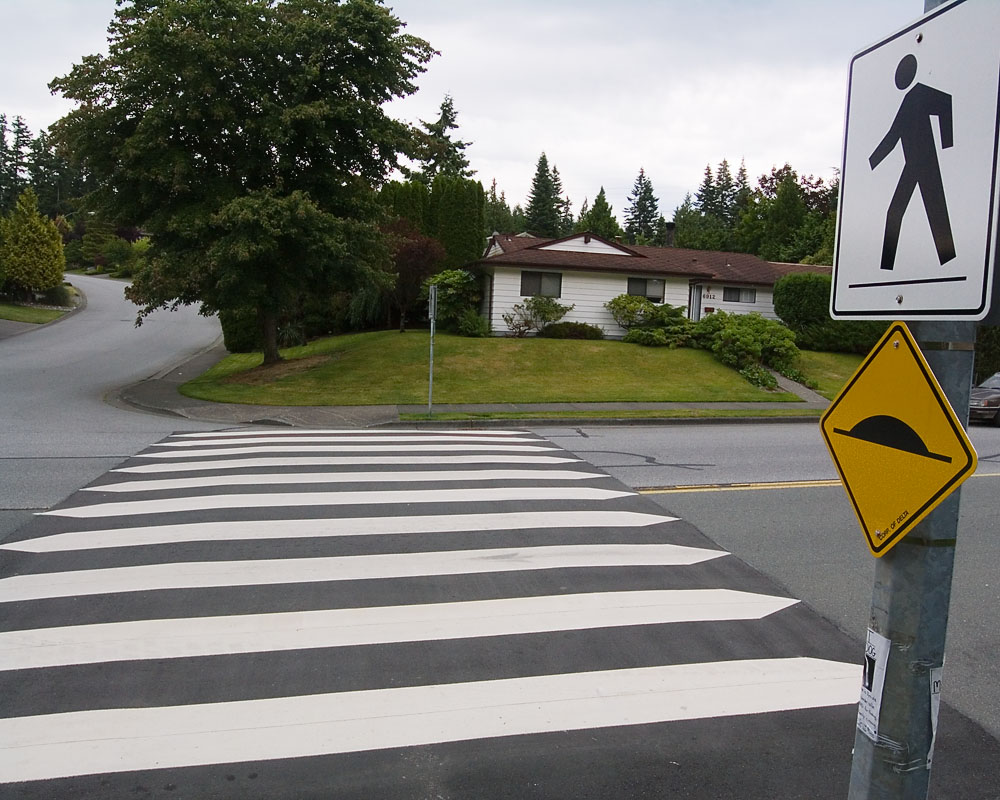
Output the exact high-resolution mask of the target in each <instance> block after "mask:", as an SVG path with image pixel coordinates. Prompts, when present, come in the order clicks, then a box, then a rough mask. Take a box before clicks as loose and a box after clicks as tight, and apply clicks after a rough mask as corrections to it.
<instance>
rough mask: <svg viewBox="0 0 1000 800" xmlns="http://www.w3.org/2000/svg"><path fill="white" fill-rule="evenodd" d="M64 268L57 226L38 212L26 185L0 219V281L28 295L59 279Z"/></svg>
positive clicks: (60, 239) (30, 190) (56, 284)
mask: <svg viewBox="0 0 1000 800" xmlns="http://www.w3.org/2000/svg"><path fill="white" fill-rule="evenodd" d="M65 268H66V258H65V256H64V255H63V245H62V237H61V236H60V235H59V230H58V229H57V228H56V226H55V224H54V223H53V222H52V220H50V219H48V218H46V217H43V216H42V215H41V214H39V213H38V197H37V196H36V195H35V192H34V190H33V189H32V188H31V187H30V186H29V187H28V188H27V189H25V190H24V191H23V192H21V195H20V196H19V197H18V198H17V203H16V204H15V205H14V210H13V211H12V212H11V213H10V215H9V216H7V217H5V218H4V219H3V220H0V283H2V284H4V285H6V287H7V289H8V290H9V291H11V292H12V293H13V294H14V295H15V296H18V297H26V298H30V296H31V295H33V294H34V293H35V292H45V291H48V290H49V289H54V288H55V287H56V286H58V285H59V284H60V283H62V279H63V270H64V269H65Z"/></svg>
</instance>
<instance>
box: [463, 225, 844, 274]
mask: <svg viewBox="0 0 1000 800" xmlns="http://www.w3.org/2000/svg"><path fill="white" fill-rule="evenodd" d="M582 235H584V234H573V236H567V237H564V238H563V239H543V238H539V237H534V236H516V235H514V234H494V236H493V237H492V239H491V241H490V247H492V246H493V244H494V243H496V244H498V245H499V246H500V248H501V249H502V250H503V252H502V253H499V254H497V255H494V256H490V257H488V258H482V259H480V260H479V261H478V262H476V263H477V264H478V265H479V266H500V265H503V266H516V267H532V268H535V269H572V270H581V271H592V272H618V273H629V274H631V275H644V274H656V275H677V276H682V277H685V278H688V279H691V280H703V281H709V280H711V281H717V282H727V283H751V284H763V285H767V286H771V285H773V284H774V283H775V281H777V280H778V278H781V277H783V276H784V275H787V274H789V273H790V272H826V273H829V271H830V268H829V267H814V266H808V265H805V264H782V263H772V262H770V261H764V260H763V259H760V258H757V256H752V255H750V254H748V253H723V252H718V251H715V250H686V249H684V248H681V247H645V246H642V245H622V244H618V243H616V242H611V241H608V240H607V239H604V238H602V237H600V236H597V235H596V234H589V235H590V236H591V237H592V238H594V239H598V240H600V241H602V242H605V243H607V244H609V245H611V246H612V247H617V248H619V249H621V250H623V251H625V252H629V253H633V254H634V255H631V256H628V257H626V256H619V255H610V254H605V253H578V252H568V251H565V250H541V249H539V248H540V247H544V246H545V245H550V244H553V243H555V242H561V241H566V240H568V239H574V238H577V237H578V236H582Z"/></svg>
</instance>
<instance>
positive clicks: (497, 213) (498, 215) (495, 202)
mask: <svg viewBox="0 0 1000 800" xmlns="http://www.w3.org/2000/svg"><path fill="white" fill-rule="evenodd" d="M512 232H514V215H513V214H512V213H511V211H510V206H508V205H507V198H506V197H505V196H504V193H503V192H502V191H501V192H500V194H499V195H497V179H496V178H494V179H493V182H492V183H491V184H490V190H489V192H487V194H486V228H485V233H486V235H487V236H491V235H492V234H493V233H512Z"/></svg>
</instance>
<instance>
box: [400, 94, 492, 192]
mask: <svg viewBox="0 0 1000 800" xmlns="http://www.w3.org/2000/svg"><path fill="white" fill-rule="evenodd" d="M457 119H458V112H457V111H456V110H455V102H454V100H452V98H451V95H448V94H446V95H445V96H444V100H442V101H441V113H440V114H439V115H438V118H437V119H436V120H434V122H424V120H420V124H421V125H422V126H423V128H424V130H423V131H418V132H417V160H418V161H419V162H420V164H421V168H420V169H419V170H416V171H410V170H406V171H404V174H405V175H407V176H408V177H411V178H413V179H414V180H417V181H420V182H421V183H424V184H426V185H428V186H429V185H430V184H431V183H432V182H433V180H434V178H436V177H437V176H438V175H452V176H455V177H458V178H471V177H472V176H473V175H474V174H475V170H472V169H469V159H468V158H466V155H465V148H466V147H468V146H469V145H470V144H472V142H463V141H461V140H459V139H452V137H451V133H450V131H453V130H455V129H456V128H458V123H457V122H456V120H457Z"/></svg>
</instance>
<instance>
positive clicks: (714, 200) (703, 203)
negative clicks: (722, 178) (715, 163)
mask: <svg viewBox="0 0 1000 800" xmlns="http://www.w3.org/2000/svg"><path fill="white" fill-rule="evenodd" d="M694 203H695V208H697V209H698V210H699V211H700V212H701V213H702V214H714V215H716V216H718V214H719V192H718V190H717V189H716V188H715V178H714V177H713V175H712V167H711V166H709V165H708V164H706V165H705V177H703V178H702V179H701V185H700V186H699V187H698V190H697V191H696V192H695V193H694Z"/></svg>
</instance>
